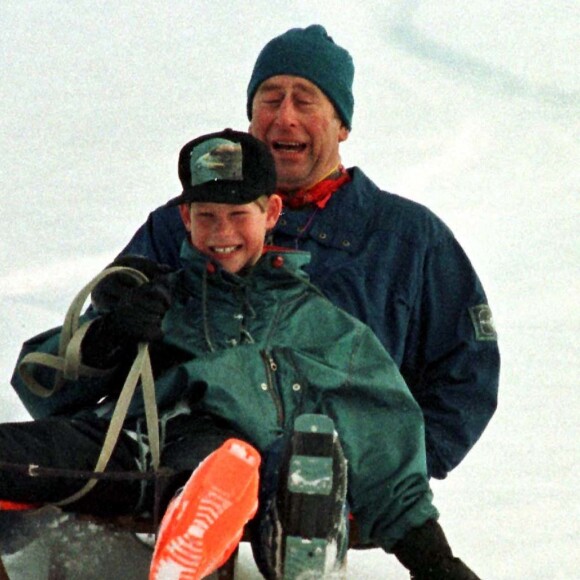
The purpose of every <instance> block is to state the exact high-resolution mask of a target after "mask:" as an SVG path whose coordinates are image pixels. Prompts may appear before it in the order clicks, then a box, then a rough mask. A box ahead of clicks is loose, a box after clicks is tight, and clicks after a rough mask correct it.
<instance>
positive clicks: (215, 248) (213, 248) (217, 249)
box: [210, 245, 242, 254]
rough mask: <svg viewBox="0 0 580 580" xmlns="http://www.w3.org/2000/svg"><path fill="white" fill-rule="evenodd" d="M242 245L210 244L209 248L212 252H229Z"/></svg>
mask: <svg viewBox="0 0 580 580" xmlns="http://www.w3.org/2000/svg"><path fill="white" fill-rule="evenodd" d="M241 247H242V246H239V245H238V246H220V247H218V246H211V247H210V250H211V251H212V252H213V253H214V254H231V253H232V252H235V251H236V250H239V249H240V248H241Z"/></svg>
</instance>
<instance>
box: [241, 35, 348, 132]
mask: <svg viewBox="0 0 580 580" xmlns="http://www.w3.org/2000/svg"><path fill="white" fill-rule="evenodd" d="M276 75H292V76H299V77H302V78H305V79H307V80H309V81H310V82H312V83H314V84H315V85H316V86H317V87H318V88H319V89H320V90H321V91H322V92H323V93H324V94H325V95H326V96H327V97H328V98H329V99H330V101H331V102H332V104H333V105H334V107H335V109H336V111H337V113H338V115H339V116H340V118H341V120H342V122H343V123H344V124H345V125H346V127H347V128H348V129H349V130H350V128H351V125H352V114H353V108H354V97H353V95H352V81H353V78H354V63H353V61H352V57H351V56H350V54H349V53H348V51H347V50H345V49H344V48H342V47H340V46H338V44H336V43H335V42H334V41H333V40H332V38H331V37H330V36H328V34H327V32H326V30H325V29H324V27H323V26H321V25H320V24H313V25H311V26H308V28H292V29H290V30H288V31H287V32H285V33H284V34H282V35H280V36H277V37H276V38H274V39H272V40H271V41H270V42H268V44H266V46H265V47H264V48H263V49H262V52H260V54H259V55H258V60H257V61H256V64H255V65H254V70H253V71H252V77H251V78H250V83H249V84H248V101H247V112H248V119H250V121H251V120H252V102H253V100H254V96H255V94H256V91H257V90H258V87H259V86H260V85H261V84H262V83H263V82H264V81H265V80H266V79H269V78H270V77H273V76H276Z"/></svg>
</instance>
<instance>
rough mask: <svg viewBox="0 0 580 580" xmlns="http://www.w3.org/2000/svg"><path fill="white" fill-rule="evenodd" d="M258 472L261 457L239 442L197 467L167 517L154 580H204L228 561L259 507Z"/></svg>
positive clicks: (154, 562) (160, 536)
mask: <svg viewBox="0 0 580 580" xmlns="http://www.w3.org/2000/svg"><path fill="white" fill-rule="evenodd" d="M259 466H260V455H259V453H258V452H257V451H256V450H255V449H254V448H253V447H252V446H251V445H249V444H248V443H245V442H244V441H241V440H239V439H230V440H228V441H226V442H225V443H224V444H223V445H222V446H221V447H220V448H219V449H218V450H216V451H214V452H213V453H212V454H211V455H209V457H207V459H205V460H204V461H203V462H202V463H201V464H200V465H199V466H198V468H197V469H196V470H195V471H194V472H193V474H192V475H191V477H190V478H189V480H188V481H187V483H186V484H185V486H184V488H183V489H182V490H181V491H180V492H179V494H178V495H176V497H175V498H174V499H173V500H172V501H171V503H170V504H169V507H168V508H167V511H166V513H165V516H164V517H163V520H162V522H161V526H160V529H159V534H158V538H157V542H156V545H155V553H154V555H153V560H152V563H151V573H150V578H151V580H155V579H157V578H165V577H167V578H169V577H171V578H177V577H180V578H182V577H183V578H185V577H187V578H203V577H205V576H207V575H208V574H210V573H212V572H213V571H215V570H216V569H217V568H218V567H219V566H221V565H222V564H223V563H224V562H225V561H226V560H227V559H228V558H229V556H230V555H231V553H232V552H233V551H234V550H235V548H236V547H237V545H238V543H239V541H240V539H241V537H242V534H243V530H244V526H245V524H246V523H247V522H248V520H249V519H250V518H251V517H252V516H253V515H254V513H255V512H256V509H257V507H258V481H259Z"/></svg>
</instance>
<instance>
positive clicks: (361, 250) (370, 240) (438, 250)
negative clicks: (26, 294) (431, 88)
mask: <svg viewBox="0 0 580 580" xmlns="http://www.w3.org/2000/svg"><path fill="white" fill-rule="evenodd" d="M349 173H350V174H351V177H352V181H350V182H349V183H347V184H345V185H344V186H342V187H341V188H340V189H339V190H338V191H337V192H336V193H335V194H334V195H333V196H332V197H331V199H330V201H329V202H328V204H327V206H326V207H325V208H324V210H319V209H311V208H308V209H304V210H288V209H285V210H284V213H283V214H282V217H281V218H280V220H279V222H278V224H277V226H276V229H275V230H274V232H273V239H272V240H270V242H271V243H273V244H274V245H279V246H284V247H290V248H297V249H301V250H307V251H308V252H310V253H311V255H312V261H311V264H310V267H309V268H308V269H307V271H308V273H309V274H310V277H311V280H312V282H313V283H314V284H316V285H317V286H318V287H319V288H320V289H321V290H322V292H323V293H324V294H325V295H326V296H327V297H328V298H329V299H330V300H331V301H332V302H333V303H334V304H336V305H337V306H339V307H341V308H343V309H344V310H346V311H347V312H349V313H350V314H352V315H354V316H355V317H357V318H358V319H360V320H362V321H363V322H365V323H367V324H368V325H369V326H370V327H371V328H372V329H373V331H374V332H375V334H376V335H377V336H378V338H379V339H380V341H381V342H382V343H383V345H384V346H385V347H386V349H387V350H388V351H389V353H390V354H391V356H392V358H393V359H394V361H395V363H396V364H397V365H398V366H399V368H400V371H401V374H402V375H403V377H404V378H405V380H406V381H407V384H408V385H409V387H410V389H411V392H412V393H413V395H414V397H415V398H416V400H417V401H418V403H419V405H420V407H421V409H422V411H423V415H424V417H425V424H426V447H427V466H428V472H429V475H430V476H432V477H436V478H439V479H442V478H444V477H445V476H446V475H447V473H448V472H449V471H450V470H451V469H453V468H454V467H455V466H456V465H457V464H459V462H460V461H461V460H462V459H463V458H464V457H465V455H466V454H467V452H468V451H469V450H470V449H471V447H472V446H473V445H474V444H475V442H476V441H477V440H478V439H479V437H480V435H481V433H482V432H483V430H484V429H485V426H486V425H487V423H488V421H489V420H490V418H491V416H492V415H493V413H494V411H495V408H496V404H497V389H498V381H499V351H498V346H497V337H496V334H495V330H494V327H493V320H492V318H491V311H490V309H489V307H488V305H487V299H486V296H485V292H484V290H483V288H482V285H481V283H480V281H479V279H478V277H477V275H476V273H475V271H474V269H473V267H472V265H471V263H470V261H469V259H468V258H467V256H466V255H465V253H464V251H463V250H462V248H461V246H460V245H459V243H458V242H457V241H456V239H455V237H454V236H453V234H452V232H451V231H450V230H449V228H448V227H447V226H446V225H445V224H444V223H443V222H442V221H441V220H440V219H439V218H437V216H435V215H434V214H433V213H432V212H431V211H430V210H428V209H427V208H425V207H424V206H422V205H420V204H417V203H415V202H412V201H410V200H407V199H404V198H402V197H399V196H397V195H394V194H391V193H387V192H385V191H381V190H380V189H379V188H378V187H377V186H376V185H375V184H374V183H373V182H372V181H371V180H369V179H368V178H367V177H366V176H365V175H364V173H363V172H362V171H361V170H360V169H358V168H356V167H355V168H352V169H349ZM184 236H185V229H184V227H183V224H182V222H181V218H180V216H179V212H178V210H177V208H175V207H172V208H169V207H165V206H162V207H160V208H158V209H156V210H155V211H153V212H152V213H151V214H150V215H149V217H148V219H147V221H146V223H145V224H143V226H141V228H140V229H139V230H138V231H137V233H136V234H135V236H134V237H133V239H132V240H131V241H130V242H129V244H128V245H127V247H126V248H125V249H124V250H123V251H122V252H121V253H122V254H127V253H131V254H141V255H143V256H147V257H149V258H152V259H154V260H157V261H159V262H163V263H166V264H169V265H173V266H175V267H176V268H178V267H179V265H180V261H179V251H180V247H181V242H182V240H183V238H184Z"/></svg>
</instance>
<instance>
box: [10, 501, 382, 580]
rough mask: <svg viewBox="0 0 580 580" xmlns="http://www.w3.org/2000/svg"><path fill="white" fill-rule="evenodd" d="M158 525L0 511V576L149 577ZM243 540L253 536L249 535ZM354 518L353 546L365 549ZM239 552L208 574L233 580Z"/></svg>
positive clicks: (48, 509) (53, 511) (17, 579)
mask: <svg viewBox="0 0 580 580" xmlns="http://www.w3.org/2000/svg"><path fill="white" fill-rule="evenodd" d="M155 533H156V525H155V523H154V521H153V520H152V519H148V518H142V517H138V516H115V517H108V518H105V517H99V516H94V515H87V514H78V513H73V512H64V511H63V510H62V509H61V508H58V507H56V506H48V505H47V506H43V507H40V508H37V509H30V510H22V511H0V556H1V557H0V580H102V578H122V580H146V579H147V578H148V575H149V565H150V561H151V556H152V553H153V544H154V541H155ZM242 541H248V538H247V537H244V539H243V540H242ZM374 547H376V546H366V545H365V546H363V545H361V544H360V543H359V541H358V533H357V527H356V524H355V522H351V534H350V541H349V548H351V549H365V548H374ZM236 559H237V553H236V552H234V554H233V555H232V557H231V558H230V559H229V560H228V562H226V563H225V564H224V565H223V566H222V567H221V568H220V569H219V570H217V571H216V572H215V573H214V574H212V575H211V576H210V577H209V578H211V579H212V580H217V579H219V580H234V578H235V565H236Z"/></svg>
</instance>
